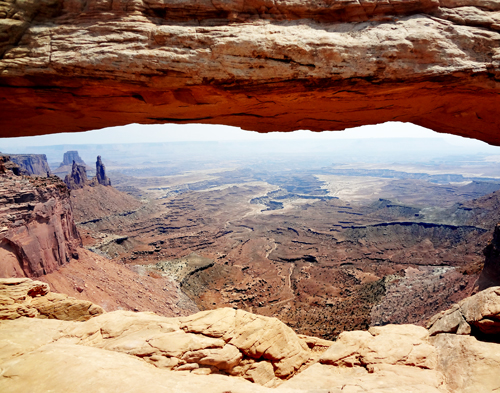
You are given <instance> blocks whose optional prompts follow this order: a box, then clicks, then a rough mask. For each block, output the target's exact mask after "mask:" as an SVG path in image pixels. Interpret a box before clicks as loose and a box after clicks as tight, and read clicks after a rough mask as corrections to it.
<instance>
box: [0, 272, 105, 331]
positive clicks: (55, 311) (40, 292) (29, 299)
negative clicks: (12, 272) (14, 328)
mask: <svg viewBox="0 0 500 393" xmlns="http://www.w3.org/2000/svg"><path fill="white" fill-rule="evenodd" d="M103 312H104V310H103V309H102V308H101V307H100V306H97V305H95V304H93V303H91V302H89V301H85V300H77V299H75V298H72V297H69V296H68V295H64V294H60V293H51V292H50V287H49V285H48V284H46V283H44V282H41V281H32V280H30V279H28V278H1V279H0V319H17V318H20V317H29V318H44V319H59V320H64V321H86V320H88V319H90V318H92V317H93V316H97V315H100V314H102V313H103Z"/></svg>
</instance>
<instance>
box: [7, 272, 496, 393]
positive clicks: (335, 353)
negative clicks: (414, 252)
mask: <svg viewBox="0 0 500 393" xmlns="http://www.w3.org/2000/svg"><path fill="white" fill-rule="evenodd" d="M18 281H19V283H18V286H13V285H10V284H8V283H7V284H6V285H5V286H4V287H5V288H7V289H5V290H3V292H2V293H3V294H4V295H7V294H8V297H10V298H11V299H20V298H22V297H23V296H24V293H25V292H26V291H28V293H32V294H34V293H44V292H45V291H46V290H47V289H48V288H47V286H46V285H39V284H38V283H36V282H33V281H31V280H28V279H21V280H18ZM9 282H10V281H9ZM20 288H23V290H20ZM10 289H12V290H10ZM496 290H499V288H497V289H496ZM471 299H475V300H471V302H473V301H474V302H476V308H478V309H479V308H481V305H480V304H479V303H480V302H478V301H480V300H481V299H482V298H481V297H479V296H476V297H474V298H471ZM495 302H497V303H498V299H497V300H496V301H495ZM497 303H495V304H497ZM1 304H3V303H0V308H1V307H4V306H2V305H1ZM490 305H491V304H490ZM488 307H489V308H491V307H490V306H488ZM495 307H496V306H495ZM308 344H309V346H310V347H312V348H314V347H316V346H318V347H322V349H321V350H319V349H316V351H313V350H311V349H310V348H309V346H308ZM0 347H1V348H2V351H1V352H0V365H1V369H2V372H1V374H0V390H2V391H9V392H25V391H32V392H43V391H47V390H50V391H53V392H63V391H67V388H68V386H72V388H71V389H72V391H74V392H87V391H89V390H93V391H95V390H99V391H102V392H108V391H109V392H111V391H117V390H119V391H127V392H141V391H143V389H144V386H146V384H147V386H148V391H152V392H199V391H201V390H203V391H206V392H214V393H215V392H218V393H220V392H224V391H225V392H228V391H231V392H233V393H236V392H277V393H285V392H290V393H293V392H295V393H297V392H311V393H312V392H315V393H318V392H319V393H326V392H330V393H333V392H341V391H343V392H345V391H350V392H363V391H370V392H379V393H383V392H386V393H389V392H400V391H408V392H410V391H411V392H422V393H423V392H435V393H437V392H450V393H451V392H486V391H492V390H495V389H497V388H498V387H499V386H500V375H499V374H498V372H497V371H498V367H499V366H500V358H499V357H498V354H499V353H500V351H499V349H500V344H495V343H489V342H481V341H478V340H477V339H476V338H474V337H472V336H460V335H455V334H438V335H437V336H434V337H429V332H428V331H427V329H425V328H423V327H419V326H413V325H387V326H383V327H374V328H371V329H370V330H369V331H368V332H363V331H354V332H344V333H342V334H341V335H340V337H339V339H338V340H337V341H336V342H335V343H331V342H326V341H325V340H321V341H317V340H314V339H313V338H307V337H299V336H297V335H296V334H295V333H294V332H293V331H292V330H291V329H289V328H288V327H286V326H285V325H284V324H282V323H281V322H280V321H278V320H277V319H275V318H267V317H262V316H258V315H253V314H250V313H247V312H244V311H241V310H234V309H219V310H211V311H207V312H201V313H197V314H194V315H192V316H189V317H179V318H166V317H160V316H157V315H155V314H153V313H133V312H127V311H115V312H111V313H106V314H102V315H99V316H96V317H94V318H91V319H89V320H87V321H85V322H75V321H63V320H55V319H36V318H35V319H30V318H24V317H21V318H17V319H15V320H6V321H2V322H0ZM327 348H328V349H327ZM325 350H326V351H325ZM318 358H319V359H318ZM236 377H243V379H242V378H236ZM252 382H253V383H252ZM262 385H263V386H262Z"/></svg>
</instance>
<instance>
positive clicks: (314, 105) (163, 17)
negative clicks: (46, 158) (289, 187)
mask: <svg viewBox="0 0 500 393" xmlns="http://www.w3.org/2000/svg"><path fill="white" fill-rule="evenodd" d="M0 97H1V101H0V108H1V109H0V112H1V116H0V136H2V137H10V136H22V135H37V134H46V133H55V132H69V131H83V130H89V129H97V128H103V127H107V126H114V125H124V124H129V123H142V124H153V123H165V122H176V123H186V122H196V123H208V124H226V125H232V126H239V127H242V128H244V129H250V130H255V131H261V132H266V131H290V130H296V129H311V130H315V131H321V130H341V129H345V128H347V127H356V126H360V125H364V124H375V123H381V122H385V121H402V122H412V123H414V124H418V125H421V126H424V127H427V128H431V129H433V130H435V131H439V132H447V133H452V134H457V135H462V136H468V137H473V138H477V139H480V140H483V141H486V142H488V143H490V144H494V145H500V116H498V108H500V1H497V0H322V1H321V0H320V1H316V0H27V1H23V2H11V3H6V2H5V3H3V4H2V5H1V6H0Z"/></svg>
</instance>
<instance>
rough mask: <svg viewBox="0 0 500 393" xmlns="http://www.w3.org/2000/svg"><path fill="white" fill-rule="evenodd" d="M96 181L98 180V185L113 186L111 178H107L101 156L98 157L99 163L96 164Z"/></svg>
mask: <svg viewBox="0 0 500 393" xmlns="http://www.w3.org/2000/svg"><path fill="white" fill-rule="evenodd" d="M95 179H97V183H98V184H101V185H103V186H110V185H111V180H109V178H108V177H107V176H106V167H105V166H104V164H103V163H102V160H101V156H97V161H96V163H95ZM95 179H93V180H95Z"/></svg>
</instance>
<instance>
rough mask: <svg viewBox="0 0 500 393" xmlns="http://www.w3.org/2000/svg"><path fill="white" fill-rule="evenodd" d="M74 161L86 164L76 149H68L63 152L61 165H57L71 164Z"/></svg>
mask: <svg viewBox="0 0 500 393" xmlns="http://www.w3.org/2000/svg"><path fill="white" fill-rule="evenodd" d="M75 162H76V163H77V164H79V165H87V164H85V162H84V161H83V160H82V158H81V157H80V155H79V154H78V151H77V150H69V151H67V152H66V153H64V155H63V161H62V162H61V165H59V166H65V165H73V164H74V163H75Z"/></svg>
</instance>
